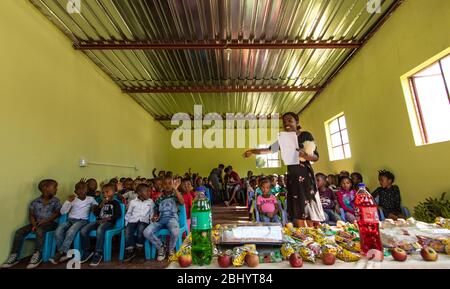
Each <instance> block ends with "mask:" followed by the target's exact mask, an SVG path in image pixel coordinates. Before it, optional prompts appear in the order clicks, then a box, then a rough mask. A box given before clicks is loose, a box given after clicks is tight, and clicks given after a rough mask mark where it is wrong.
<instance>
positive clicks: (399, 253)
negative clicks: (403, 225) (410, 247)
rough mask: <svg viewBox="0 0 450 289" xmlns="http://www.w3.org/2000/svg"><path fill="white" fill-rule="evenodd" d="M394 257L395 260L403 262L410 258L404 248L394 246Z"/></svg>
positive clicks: (392, 252)
mask: <svg viewBox="0 0 450 289" xmlns="http://www.w3.org/2000/svg"><path fill="white" fill-rule="evenodd" d="M391 254H392V258H394V260H395V261H400V262H403V261H405V260H406V258H408V254H406V251H405V250H403V249H402V248H394V249H392V251H391Z"/></svg>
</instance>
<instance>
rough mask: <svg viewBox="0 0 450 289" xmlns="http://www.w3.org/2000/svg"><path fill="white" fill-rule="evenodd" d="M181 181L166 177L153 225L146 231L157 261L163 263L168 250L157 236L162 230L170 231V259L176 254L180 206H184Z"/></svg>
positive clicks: (146, 236)
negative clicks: (153, 247) (179, 188)
mask: <svg viewBox="0 0 450 289" xmlns="http://www.w3.org/2000/svg"><path fill="white" fill-rule="evenodd" d="M180 184H181V181H180V179H176V180H175V181H174V180H173V178H172V177H170V176H166V177H165V178H164V181H163V191H162V195H161V196H160V197H159V198H158V199H157V200H156V206H155V213H154V215H153V217H152V222H153V223H152V224H150V225H149V226H148V227H147V228H146V229H145V230H144V237H145V238H146V239H147V240H149V242H150V243H151V244H152V245H153V246H155V248H156V250H157V252H158V253H157V254H158V256H157V258H156V260H157V261H159V262H161V261H163V260H164V259H165V258H166V250H165V248H164V245H163V243H162V241H161V239H160V238H159V236H158V235H157V233H158V231H159V230H161V229H168V230H169V232H170V243H169V248H168V255H169V257H170V256H171V255H173V254H175V244H176V241H177V239H178V234H179V231H180V225H179V223H178V205H183V204H184V199H183V196H182V195H181V194H180V192H179V191H178V187H179V186H180Z"/></svg>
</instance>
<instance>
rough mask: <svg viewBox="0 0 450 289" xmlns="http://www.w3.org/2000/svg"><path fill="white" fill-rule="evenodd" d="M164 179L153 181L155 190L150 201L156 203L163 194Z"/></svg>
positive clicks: (157, 178)
mask: <svg viewBox="0 0 450 289" xmlns="http://www.w3.org/2000/svg"><path fill="white" fill-rule="evenodd" d="M161 191H162V178H160V177H156V178H154V179H153V188H152V189H151V192H150V199H152V200H153V202H156V200H157V199H158V198H159V197H160V196H161V194H162V192H161Z"/></svg>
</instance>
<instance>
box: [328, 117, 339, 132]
mask: <svg viewBox="0 0 450 289" xmlns="http://www.w3.org/2000/svg"><path fill="white" fill-rule="evenodd" d="M338 131H339V124H338V120H337V119H335V120H333V121H332V122H330V133H331V134H333V133H335V132H338Z"/></svg>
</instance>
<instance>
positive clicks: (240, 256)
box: [231, 244, 258, 267]
mask: <svg viewBox="0 0 450 289" xmlns="http://www.w3.org/2000/svg"><path fill="white" fill-rule="evenodd" d="M249 253H251V254H254V255H258V251H256V245H254V244H247V245H244V246H240V247H234V248H233V251H232V253H231V258H232V262H233V266H235V267H240V266H242V265H244V262H245V256H247V254H249Z"/></svg>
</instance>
